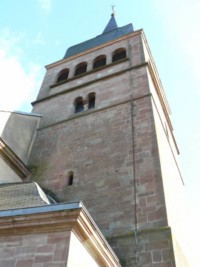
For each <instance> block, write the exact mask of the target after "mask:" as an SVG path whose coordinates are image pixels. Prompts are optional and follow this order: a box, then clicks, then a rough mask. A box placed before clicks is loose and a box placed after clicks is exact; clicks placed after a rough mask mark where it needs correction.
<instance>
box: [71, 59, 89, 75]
mask: <svg viewBox="0 0 200 267" xmlns="http://www.w3.org/2000/svg"><path fill="white" fill-rule="evenodd" d="M86 71H87V63H86V62H82V63H80V64H78V65H77V66H76V70H75V73H74V76H77V75H80V74H82V73H85V72H86Z"/></svg>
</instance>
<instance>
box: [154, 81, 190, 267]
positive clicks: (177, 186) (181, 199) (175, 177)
mask: <svg viewBox="0 0 200 267" xmlns="http://www.w3.org/2000/svg"><path fill="white" fill-rule="evenodd" d="M149 84H150V88H151V93H152V95H153V99H154V101H153V100H152V107H153V112H154V119H155V128H156V135H157V142H158V148H159V156H160V164H161V172H162V179H163V186H164V193H165V202H166V209H167V215H168V225H169V226H170V227H172V234H173V235H174V240H176V245H175V243H174V245H175V246H174V249H175V257H177V267H185V266H189V265H187V263H186V261H185V259H184V257H183V254H182V256H181V257H182V259H183V260H180V255H181V253H180V251H181V250H182V251H183V252H184V254H185V255H186V256H187V258H190V249H189V247H188V244H189V242H190V240H189V234H188V233H189V223H188V214H189V213H188V205H187V201H186V196H185V191H184V183H183V180H182V177H181V173H180V170H179V167H178V162H177V150H176V147H175V143H174V141H173V138H172V135H171V132H170V130H169V129H170V127H169V125H168V123H167V120H166V117H165V115H164V112H163V109H162V106H161V104H160V101H159V99H158V97H157V93H156V90H155V88H154V85H153V82H152V80H151V77H150V76H149ZM166 127H167V128H168V131H166ZM177 244H178V246H177ZM177 248H179V249H177ZM178 256H179V257H178ZM178 258H179V259H178ZM183 262H185V264H184V265H183Z"/></svg>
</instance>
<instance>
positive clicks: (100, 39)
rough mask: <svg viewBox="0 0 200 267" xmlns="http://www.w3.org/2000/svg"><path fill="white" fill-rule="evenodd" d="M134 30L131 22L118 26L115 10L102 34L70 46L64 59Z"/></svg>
mask: <svg viewBox="0 0 200 267" xmlns="http://www.w3.org/2000/svg"><path fill="white" fill-rule="evenodd" d="M131 32H133V25H132V24H131V23H130V24H128V25H125V26H123V27H118V26H117V23H116V20H115V16H114V12H113V13H112V14H111V18H110V20H109V22H108V24H107V25H106V27H105V29H104V31H103V33H102V34H100V35H97V36H96V37H95V38H92V39H90V40H87V41H85V42H83V43H80V44H77V45H73V46H71V47H69V48H68V49H67V51H66V53H65V56H64V58H63V59H65V58H68V57H71V56H73V55H76V54H78V53H81V52H83V51H85V50H87V49H91V48H93V47H95V46H99V45H101V44H104V43H106V42H109V41H111V40H114V39H117V38H119V37H121V36H123V35H125V34H129V33H131Z"/></svg>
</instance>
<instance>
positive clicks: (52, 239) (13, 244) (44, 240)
mask: <svg viewBox="0 0 200 267" xmlns="http://www.w3.org/2000/svg"><path fill="white" fill-rule="evenodd" d="M69 239H70V232H54V233H39V234H26V235H12V236H7V235H6V236H0V266H2V267H55V266H57V267H58V266H59V267H66V266H67V257H68V249H69Z"/></svg>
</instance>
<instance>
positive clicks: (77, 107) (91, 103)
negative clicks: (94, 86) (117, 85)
mask: <svg viewBox="0 0 200 267" xmlns="http://www.w3.org/2000/svg"><path fill="white" fill-rule="evenodd" d="M95 100H96V94H95V93H94V92H92V93H90V94H88V96H87V99H86V100H84V99H83V97H81V96H79V97H77V98H76V99H75V101H74V112H75V113H79V112H82V111H84V104H88V109H91V108H94V107H95Z"/></svg>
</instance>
